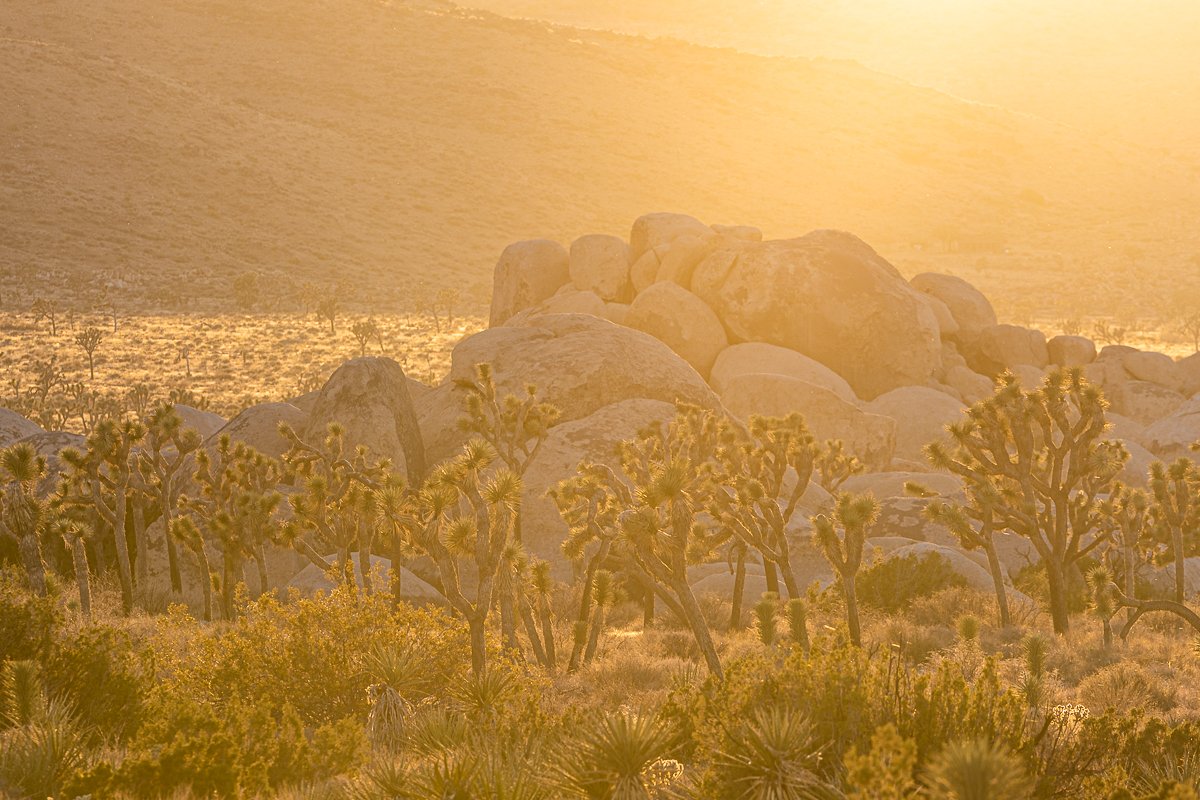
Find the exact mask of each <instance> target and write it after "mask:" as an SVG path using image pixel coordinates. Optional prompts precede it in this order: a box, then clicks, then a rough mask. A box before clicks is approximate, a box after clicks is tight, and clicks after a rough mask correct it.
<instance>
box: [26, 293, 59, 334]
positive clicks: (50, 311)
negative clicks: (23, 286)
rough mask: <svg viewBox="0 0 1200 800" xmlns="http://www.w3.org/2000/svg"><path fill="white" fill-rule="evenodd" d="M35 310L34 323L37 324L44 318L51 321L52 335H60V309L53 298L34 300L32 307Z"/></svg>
mask: <svg viewBox="0 0 1200 800" xmlns="http://www.w3.org/2000/svg"><path fill="white" fill-rule="evenodd" d="M30 310H31V311H32V312H33V323H34V324H35V325H36V324H37V323H39V322H41V321H42V320H46V322H48V323H50V335H51V336H58V309H57V307H55V305H54V301H53V300H45V299H42V298H38V299H37V300H34V301H33V307H32V308H31V309H30Z"/></svg>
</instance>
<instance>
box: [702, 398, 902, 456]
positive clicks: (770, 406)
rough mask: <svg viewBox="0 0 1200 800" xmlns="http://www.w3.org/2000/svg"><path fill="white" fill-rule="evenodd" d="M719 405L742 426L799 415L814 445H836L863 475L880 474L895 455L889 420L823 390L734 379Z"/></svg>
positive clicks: (894, 435)
mask: <svg viewBox="0 0 1200 800" xmlns="http://www.w3.org/2000/svg"><path fill="white" fill-rule="evenodd" d="M721 401H722V402H723V403H724V404H725V408H726V409H728V410H729V413H731V414H733V415H734V416H736V417H738V418H739V419H742V420H747V419H749V418H750V417H751V416H752V415H755V414H758V415H761V416H765V417H785V416H787V415H788V414H791V413H793V412H799V413H800V414H802V415H803V416H804V421H805V422H806V423H807V424H808V428H809V430H810V431H811V432H812V434H813V436H815V437H816V439H817V440H818V441H824V440H826V439H841V440H842V441H843V442H844V443H845V445H846V449H847V450H848V451H849V452H851V453H853V454H854V455H856V456H858V457H859V458H860V459H861V460H862V461H863V463H864V464H866V465H867V468H868V469H873V470H880V469H883V468H885V467H886V466H887V465H888V464H890V463H891V461H892V457H893V455H894V453H895V450H896V421H895V420H894V419H892V418H890V417H884V416H880V415H878V414H870V413H867V412H866V411H863V410H862V409H860V408H859V407H858V406H855V405H853V404H851V403H847V402H846V401H845V400H843V399H842V398H840V397H838V396H837V395H836V394H834V393H833V392H831V391H829V390H828V389H823V388H821V387H820V386H814V385H813V384H811V383H805V382H804V381H802V380H798V379H796V378H789V377H787V376H785V375H767V374H751V375H739V376H738V377H736V378H734V379H733V380H731V381H730V382H729V383H728V384H727V385H726V387H725V391H724V392H722V393H721Z"/></svg>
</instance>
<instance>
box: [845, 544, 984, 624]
mask: <svg viewBox="0 0 1200 800" xmlns="http://www.w3.org/2000/svg"><path fill="white" fill-rule="evenodd" d="M966 585H967V582H966V579H964V578H963V577H962V576H961V575H959V574H958V573H957V572H955V571H954V568H953V567H951V566H950V562H949V561H947V560H946V559H945V558H943V557H941V556H940V555H938V554H937V553H928V554H926V555H923V556H920V555H916V554H911V555H907V556H903V557H902V558H889V559H884V560H882V561H877V562H876V563H874V564H872V565H871V566H869V567H867V568H866V569H864V570H863V571H862V572H860V573H859V575H858V597H859V600H861V601H862V602H863V603H864V604H865V605H868V606H872V607H874V608H877V609H881V610H883V611H892V612H895V611H898V610H900V609H902V608H907V607H908V605H909V603H911V602H912V601H913V600H914V599H915V598H918V597H929V596H930V595H933V594H936V593H937V592H940V591H942V590H943V589H949V588H950V587H953V586H966Z"/></svg>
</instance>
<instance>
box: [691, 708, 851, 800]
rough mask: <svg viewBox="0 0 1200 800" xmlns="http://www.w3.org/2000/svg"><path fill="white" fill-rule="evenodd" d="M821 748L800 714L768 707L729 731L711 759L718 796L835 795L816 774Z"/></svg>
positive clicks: (746, 799) (807, 798) (802, 798)
mask: <svg viewBox="0 0 1200 800" xmlns="http://www.w3.org/2000/svg"><path fill="white" fill-rule="evenodd" d="M820 764H821V748H820V745H819V743H818V742H817V741H816V738H815V735H814V729H813V726H812V724H811V723H810V722H809V720H808V719H807V718H806V717H804V716H803V715H802V714H800V713H797V712H795V711H792V710H791V709H788V708H780V707H774V708H770V709H765V710H759V711H757V712H755V714H754V716H753V717H752V718H751V719H750V720H749V721H747V722H746V723H744V724H743V725H742V726H741V727H739V728H738V729H736V730H734V731H732V732H730V734H729V737H728V742H727V743H726V745H725V747H724V748H723V749H722V750H721V751H720V752H718V753H717V754H716V757H715V758H714V759H713V773H714V775H715V781H714V784H715V786H714V793H715V796H716V797H718V798H722V800H826V799H827V798H836V797H838V796H839V793H838V792H837V790H836V789H835V788H834V787H833V786H832V785H830V784H829V783H828V782H826V781H825V780H823V779H822V778H821V777H819V775H818V768H819V767H820Z"/></svg>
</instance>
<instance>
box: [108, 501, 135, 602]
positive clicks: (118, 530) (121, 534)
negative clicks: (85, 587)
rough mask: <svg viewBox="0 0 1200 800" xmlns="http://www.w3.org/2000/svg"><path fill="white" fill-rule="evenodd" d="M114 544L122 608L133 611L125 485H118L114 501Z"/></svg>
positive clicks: (131, 570)
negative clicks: (126, 531) (126, 527)
mask: <svg viewBox="0 0 1200 800" xmlns="http://www.w3.org/2000/svg"><path fill="white" fill-rule="evenodd" d="M113 507H114V513H113V516H112V520H111V522H112V526H113V544H114V546H115V547H116V549H117V573H118V574H119V576H120V578H121V610H122V611H124V612H125V614H126V615H128V614H131V613H133V569H132V567H131V565H130V563H129V540H128V539H126V538H125V487H124V486H118V487H117V491H116V493H115V502H114V503H113Z"/></svg>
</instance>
